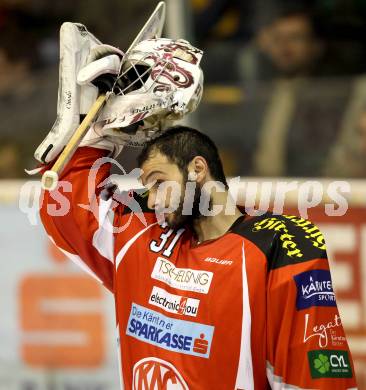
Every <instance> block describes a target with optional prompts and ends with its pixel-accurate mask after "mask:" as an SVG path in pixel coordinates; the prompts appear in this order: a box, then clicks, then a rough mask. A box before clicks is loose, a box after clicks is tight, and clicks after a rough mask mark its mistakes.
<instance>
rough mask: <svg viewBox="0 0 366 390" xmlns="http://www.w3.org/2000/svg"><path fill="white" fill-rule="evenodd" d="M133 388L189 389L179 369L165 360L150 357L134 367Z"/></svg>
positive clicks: (155, 389) (146, 389) (148, 389)
mask: <svg viewBox="0 0 366 390" xmlns="http://www.w3.org/2000/svg"><path fill="white" fill-rule="evenodd" d="M132 388H133V390H166V389H175V390H188V386H187V384H186V382H185V381H184V379H183V377H182V376H181V375H180V373H179V372H178V370H177V369H176V368H175V367H174V366H173V365H172V364H170V363H168V362H166V361H165V360H162V359H158V358H154V357H148V358H145V359H142V360H140V361H138V362H137V363H136V364H135V365H134V367H133V384H132Z"/></svg>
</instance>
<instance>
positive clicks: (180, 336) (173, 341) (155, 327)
mask: <svg viewBox="0 0 366 390" xmlns="http://www.w3.org/2000/svg"><path fill="white" fill-rule="evenodd" d="M214 329H215V328H214V327H213V326H210V325H205V324H199V323H197V322H190V321H183V320H176V319H173V318H169V317H166V316H164V315H163V314H160V313H158V312H156V311H154V310H150V309H147V308H146V307H143V306H140V305H137V304H135V303H133V304H132V307H131V312H130V317H129V319H128V323H127V330H126V334H127V335H128V336H131V337H134V338H135V339H137V340H140V341H142V342H144V343H148V344H152V345H156V346H157V347H160V348H163V349H166V350H168V351H173V352H178V353H183V354H186V355H194V356H199V357H202V358H206V359H208V358H209V356H210V349H211V343H212V337H213V333H214Z"/></svg>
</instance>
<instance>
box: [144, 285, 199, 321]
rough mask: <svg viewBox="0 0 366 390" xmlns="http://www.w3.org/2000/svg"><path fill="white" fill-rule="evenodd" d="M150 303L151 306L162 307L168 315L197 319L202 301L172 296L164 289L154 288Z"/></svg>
mask: <svg viewBox="0 0 366 390" xmlns="http://www.w3.org/2000/svg"><path fill="white" fill-rule="evenodd" d="M149 303H150V305H154V306H157V307H160V308H161V309H163V310H165V311H167V312H168V313H174V314H180V315H186V316H191V317H196V316H197V312H198V306H199V304H200V301H199V300H198V299H193V298H188V297H182V296H180V295H175V294H170V293H168V292H167V291H165V290H163V289H162V288H159V287H156V286H154V287H153V289H152V291H151V294H150V298H149Z"/></svg>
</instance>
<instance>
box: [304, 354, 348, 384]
mask: <svg viewBox="0 0 366 390" xmlns="http://www.w3.org/2000/svg"><path fill="white" fill-rule="evenodd" d="M308 359H309V367H310V372H311V377H312V378H313V379H315V378H352V368H351V364H350V361H349V358H348V352H347V351H339V350H334V351H331V350H315V351H309V352H308Z"/></svg>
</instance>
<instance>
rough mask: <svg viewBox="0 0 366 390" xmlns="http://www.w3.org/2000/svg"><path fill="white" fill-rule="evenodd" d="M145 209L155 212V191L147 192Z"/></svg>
mask: <svg viewBox="0 0 366 390" xmlns="http://www.w3.org/2000/svg"><path fill="white" fill-rule="evenodd" d="M147 207H148V208H149V209H150V210H155V208H156V192H155V191H151V190H150V191H149V195H148V198H147Z"/></svg>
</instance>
